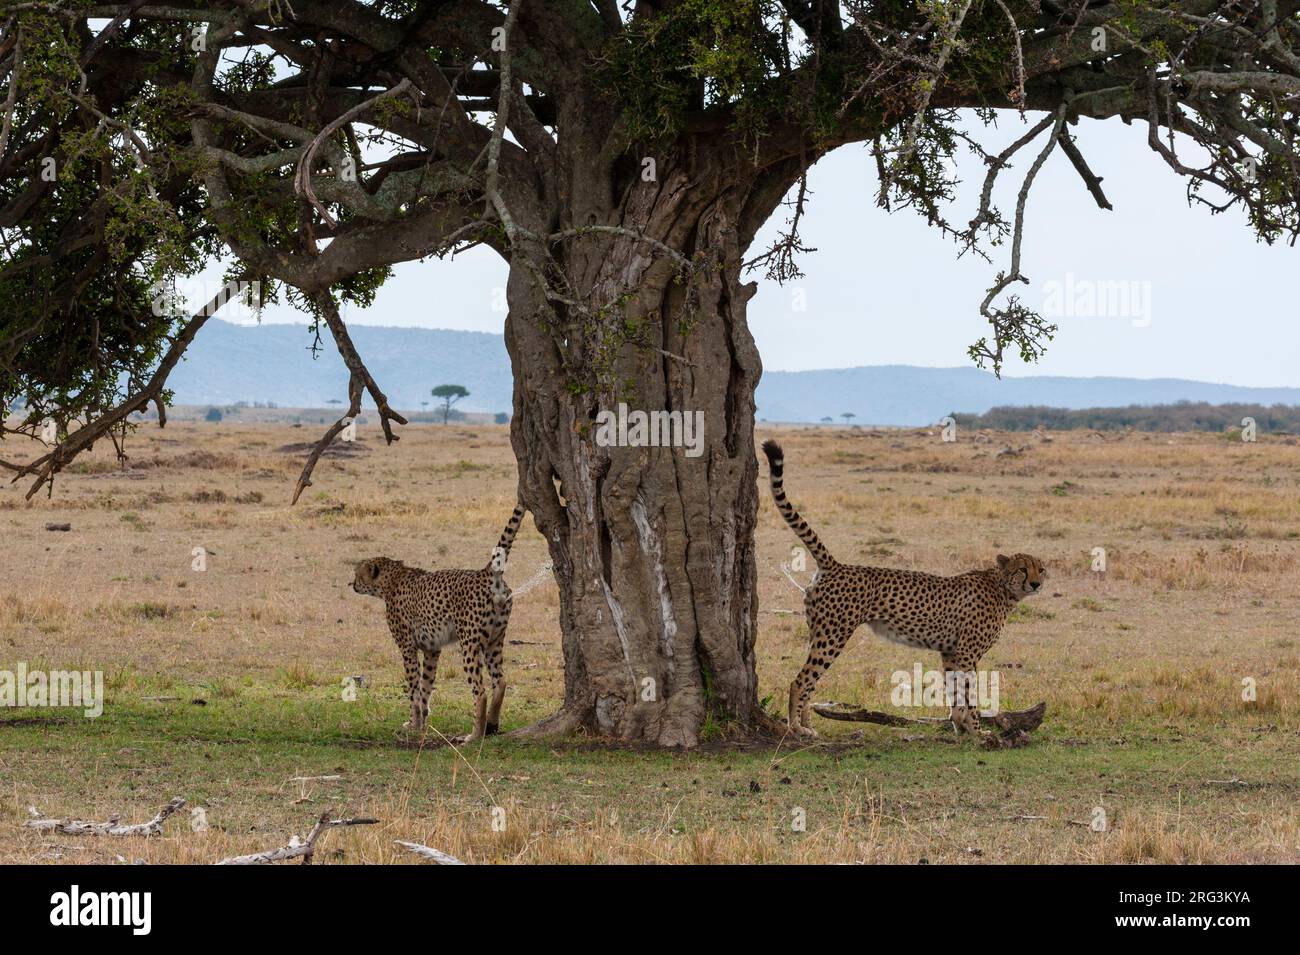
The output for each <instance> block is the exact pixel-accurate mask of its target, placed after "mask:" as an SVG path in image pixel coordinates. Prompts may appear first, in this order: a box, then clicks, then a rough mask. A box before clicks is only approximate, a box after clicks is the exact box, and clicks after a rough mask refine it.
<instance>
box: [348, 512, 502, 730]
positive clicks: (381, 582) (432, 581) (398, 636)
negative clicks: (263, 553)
mask: <svg viewBox="0 0 1300 955" xmlns="http://www.w3.org/2000/svg"><path fill="white" fill-rule="evenodd" d="M523 517H524V509H523V508H522V507H516V508H515V510H514V513H513V514H511V515H510V522H509V523H508V524H506V528H505V530H504V531H502V533H501V539H500V540H499V541H498V542H497V546H496V547H495V548H494V549H493V551H492V559H491V560H489V561H488V564H487V566H486V567H483V568H482V569H480V570H435V571H427V570H420V569H419V568H418V567H408V566H406V565H405V564H403V563H402V562H401V561H399V560H391V559H390V558H387V557H373V558H371V559H370V560H363V561H362V562H361V563H359V564H357V570H356V577H355V579H354V580H353V582H352V589H353V590H355V591H356V592H357V593H359V594H366V595H369V596H373V597H381V598H383V601H384V608H385V611H386V616H387V618H388V630H389V632H390V633H392V635H393V640H395V641H396V642H397V646H398V649H400V650H401V651H402V666H403V668H404V669H405V671H406V689H407V695H408V696H409V697H410V700H411V721H410V723H408V724H407V727H408V728H409V729H410V730H411V732H412V733H413V734H415V735H417V736H418V735H420V734H421V732H422V731H423V729H424V722H425V719H426V718H427V717H428V714H429V696H430V694H432V692H433V687H434V681H435V680H436V679H437V675H438V656H439V654H441V652H442V648H443V647H445V646H447V645H448V644H450V643H452V642H459V644H460V655H461V660H462V661H463V663H464V667H465V675H466V677H468V679H469V684H470V688H471V689H472V690H473V693H474V731H473V733H471V734H470V735H469V736H468V737H464V738H459V739H457V740H454V741H455V742H473V741H475V740H477V739H480V738H481V737H483V736H485V735H491V734H493V733H495V732H497V729H498V727H499V725H500V719H501V701H502V699H503V698H504V697H505V693H506V683H505V678H504V676H503V675H502V672H501V656H502V648H503V645H504V643H505V635H506V625H507V624H508V623H509V622H510V607H511V596H510V588H509V587H508V586H506V582H505V579H504V577H503V576H502V575H503V573H504V571H505V567H506V560H507V558H508V557H509V556H510V545H511V544H512V543H514V539H515V534H516V533H517V532H518V530H519V524H520V522H521V521H522V520H523ZM421 656H423V660H421V659H420V658H421ZM484 667H486V668H487V671H488V678H489V680H490V682H491V693H492V696H491V702H490V703H489V700H488V694H487V692H486V690H485V688H484V686H483V669H484Z"/></svg>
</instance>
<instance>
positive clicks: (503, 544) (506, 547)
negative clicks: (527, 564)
mask: <svg viewBox="0 0 1300 955" xmlns="http://www.w3.org/2000/svg"><path fill="white" fill-rule="evenodd" d="M523 522H524V507H523V505H522V504H516V505H515V509H514V511H513V512H512V513H511V515H510V520H509V521H507V522H506V529H505V530H503V531H502V532H501V539H500V540H499V541H497V546H496V547H494V548H492V559H491V560H490V561H488V567H489V568H491V569H493V570H497V571H498V572H499V571H500V570H504V569H505V565H506V559H507V558H508V557H509V556H510V545H511V544H513V543H514V542H515V535H516V534H518V533H519V525H520V524H522V523H523ZM498 564H499V566H498Z"/></svg>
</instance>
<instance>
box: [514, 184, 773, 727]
mask: <svg viewBox="0 0 1300 955" xmlns="http://www.w3.org/2000/svg"><path fill="white" fill-rule="evenodd" d="M688 179H689V180H690V181H688ZM701 179H704V180H705V182H704V183H703V184H701V182H700V180H701ZM751 192H752V191H751V190H750V189H748V188H746V187H744V186H741V187H734V186H731V185H729V184H727V183H725V182H724V181H723V177H722V176H720V175H718V174H715V175H713V176H712V177H709V176H701V175H700V174H699V173H698V172H697V173H696V174H695V175H694V176H690V177H688V175H687V173H686V172H685V171H684V170H683V171H680V172H677V173H673V174H670V175H668V176H666V177H665V181H664V182H663V183H644V184H640V185H638V186H637V187H635V188H633V189H632V190H630V196H629V198H628V199H627V201H625V202H624V203H623V205H622V207H621V208H620V209H619V210H617V212H616V214H615V216H613V217H611V218H612V220H613V221H614V222H615V223H616V224H617V225H616V227H615V228H617V229H618V230H625V231H607V232H599V231H591V232H588V233H584V234H582V235H581V236H580V237H578V238H576V239H575V240H573V241H571V242H569V243H568V244H567V247H566V254H565V260H564V262H563V271H564V273H565V275H566V276H568V278H569V280H570V281H571V282H573V283H574V284H576V285H579V286H580V287H581V288H582V289H583V291H584V292H586V293H587V294H588V295H589V296H590V299H589V300H591V301H595V302H596V303H598V304H599V303H605V304H606V305H607V306H608V305H609V303H612V302H619V304H618V305H616V306H609V307H608V309H607V312H608V313H609V314H610V315H611V316H612V317H610V318H609V320H608V321H605V320H601V321H599V322H597V323H596V325H597V327H596V328H595V330H594V332H593V331H592V330H591V326H590V324H588V325H587V326H586V327H587V331H580V330H579V325H580V324H581V323H579V322H575V323H574V324H573V325H572V326H566V325H565V324H564V320H563V318H562V315H563V314H564V312H565V307H564V303H562V302H560V303H557V302H556V301H555V299H554V297H550V298H549V300H548V296H547V295H546V294H545V293H544V292H543V291H542V288H541V283H540V282H539V280H538V278H537V269H536V268H535V266H533V265H531V264H528V263H521V262H518V261H516V263H515V264H514V267H513V268H512V271H511V276H510V282H509V288H508V295H509V302H510V313H509V316H508V319H507V322H506V345H507V347H508V349H509V351H510V355H511V360H512V365H513V368H514V377H515V396H514V411H515V414H514V419H513V423H512V439H513V443H514V449H515V452H516V454H517V456H518V459H519V468H520V487H521V494H522V497H523V500H524V502H525V504H526V505H527V506H528V507H529V508H530V509H531V510H532V512H533V514H534V517H535V519H536V522H537V526H538V529H539V530H540V531H541V533H542V534H543V535H545V537H546V539H547V541H548V543H549V546H550V552H551V556H552V559H553V561H554V565H555V576H556V580H557V582H558V584H559V587H560V590H561V601H560V604H561V619H560V626H561V630H562V633H563V647H564V661H565V662H564V666H565V681H564V682H565V693H564V706H563V709H562V710H561V711H560V712H559V713H557V714H556V715H555V716H553V717H552V718H550V719H549V720H547V721H544V722H543V723H542V724H539V725H538V727H536V729H537V730H538V731H541V732H548V731H565V730H571V729H577V728H583V729H585V730H587V731H590V732H593V733H597V734H600V735H604V736H612V737H617V738H620V739H625V740H643V741H648V742H651V743H655V744H659V745H666V746H693V745H695V744H696V743H698V741H699V738H700V732H701V729H702V727H703V725H704V723H705V720H706V718H707V717H709V716H712V717H713V718H715V719H717V720H718V721H719V722H722V723H725V724H728V725H730V726H732V727H737V728H743V729H745V730H748V731H754V730H762V729H769V730H770V729H772V728H773V727H774V724H773V723H772V721H771V720H770V719H768V718H767V717H766V716H765V715H764V714H763V713H762V712H761V711H760V709H759V705H758V694H757V685H758V680H757V674H756V670H755V654H754V643H755V637H756V632H757V620H756V617H757V609H758V608H757V599H756V586H755V585H756V575H755V554H754V545H753V529H754V524H755V519H756V514H757V506H758V503H757V501H758V499H757V493H758V486H757V476H758V462H757V459H756V456H755V453H754V438H753V425H754V391H755V388H756V387H757V384H758V379H759V375H760V373H761V363H760V361H759V357H758V351H757V349H756V348H755V346H754V341H753V338H752V337H751V335H750V333H749V329H748V327H747V325H746V319H745V305H746V302H747V301H748V299H749V298H750V297H751V296H752V295H753V294H754V291H755V286H754V285H753V284H742V283H741V281H740V270H741V254H742V252H743V249H744V246H745V245H747V244H748V242H749V240H750V239H751V238H752V234H746V230H745V229H744V228H743V226H742V216H743V214H744V205H745V201H746V199H747V198H752V196H751ZM767 192H770V193H771V194H772V195H775V196H777V197H778V198H779V195H780V194H782V193H783V192H784V188H782V187H780V186H775V187H769V188H768V190H767ZM767 192H765V193H764V195H766V194H767ZM768 201H769V202H771V201H774V200H772V199H769V200H768ZM632 233H637V235H636V236H634V235H632ZM638 236H644V237H646V238H640V237H638ZM650 239H652V240H655V242H651V241H648V240H650ZM656 243H662V244H663V245H662V246H660V245H657V244H656ZM664 247H667V248H669V249H672V250H676V251H677V252H679V253H680V256H681V257H682V259H678V258H677V257H676V256H672V255H669V254H666V252H665V248H664ZM683 259H685V260H690V261H691V262H692V263H694V265H693V268H692V269H691V271H690V274H689V275H688V276H686V277H685V278H681V277H679V271H680V269H681V262H682V260H683ZM627 290H633V293H632V294H631V296H628V297H626V298H625V299H624V300H622V301H621V302H620V301H619V299H620V296H625V295H626V291H627ZM628 328H632V329H634V330H635V333H634V337H635V338H636V341H635V342H626V341H623V340H622V339H621V338H620V337H619V333H620V331H619V330H620V329H623V330H626V329H628ZM606 354H610V355H611V360H610V363H609V366H608V368H607V371H608V374H606V375H605V381H606V384H605V385H602V386H600V387H598V388H596V389H594V390H593V391H588V390H583V389H575V388H572V387H571V383H572V382H573V381H574V376H575V373H576V372H575V368H576V366H577V365H579V364H584V363H585V364H584V367H585V368H586V369H587V370H590V369H591V368H592V367H593V366H596V365H598V363H599V362H600V361H601V360H602V357H603V356H604V355H606ZM610 382H612V384H610ZM619 402H623V403H625V404H626V406H627V408H628V409H629V410H631V411H635V410H640V411H646V412H650V411H668V412H681V413H682V415H683V416H687V415H694V414H695V413H696V412H699V413H701V417H700V418H699V419H698V420H701V421H702V425H703V433H702V435H699V436H698V437H697V438H696V440H697V441H698V446H697V447H692V448H690V449H687V448H684V447H680V446H679V447H652V446H640V447H629V446H609V447H607V446H604V445H603V443H602V442H601V441H598V440H597V432H598V428H597V416H598V415H599V414H600V413H601V412H602V411H609V412H616V411H617V405H618V403H619ZM697 450H698V454H697V453H696V452H697Z"/></svg>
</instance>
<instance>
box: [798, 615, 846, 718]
mask: <svg viewBox="0 0 1300 955" xmlns="http://www.w3.org/2000/svg"><path fill="white" fill-rule="evenodd" d="M808 629H809V646H808V660H807V662H806V663H804V665H803V668H802V669H801V670H800V671H799V675H798V676H796V677H795V678H794V682H793V683H791V684H790V709H789V711H788V712H789V726H790V731H791V732H792V733H798V734H799V735H800V736H811V737H816V736H817V731H816V730H815V729H813V728H812V711H811V705H812V695H813V690H814V689H816V688H817V681H818V680H820V679H821V677H822V674H823V673H825V672H826V671H827V670H828V669H830V665H831V664H832V663H833V662H835V658H836V657H838V656H839V655H840V651H841V650H843V649H844V645H845V644H846V643H848V642H849V638H850V637H852V636H853V629H854V628H852V627H846V626H842V625H839V626H835V625H830V624H826V623H823V622H822V621H821V620H820V619H818V618H817V617H816V616H815V615H813V614H810V615H809V620H808Z"/></svg>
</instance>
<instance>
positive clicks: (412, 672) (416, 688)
mask: <svg viewBox="0 0 1300 955" xmlns="http://www.w3.org/2000/svg"><path fill="white" fill-rule="evenodd" d="M398 647H400V648H401V651H402V669H403V670H404V671H405V673H406V698H407V699H408V700H409V701H410V703H411V718H410V720H408V721H407V722H406V724H405V725H404V726H403V727H402V729H404V730H406V731H408V732H410V733H413V734H416V735H418V734H419V733H420V732H421V731H423V729H424V717H425V712H426V710H425V709H424V707H423V706H422V705H421V703H422V696H421V693H420V653H419V651H418V650H417V649H416V646H415V641H414V640H412V639H410V638H409V637H408V638H406V639H400V638H399V640H398Z"/></svg>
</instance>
